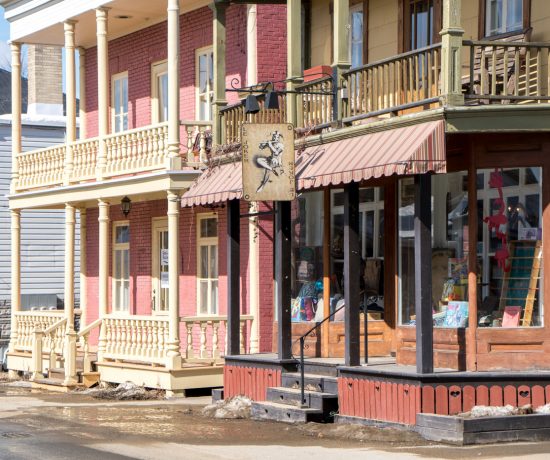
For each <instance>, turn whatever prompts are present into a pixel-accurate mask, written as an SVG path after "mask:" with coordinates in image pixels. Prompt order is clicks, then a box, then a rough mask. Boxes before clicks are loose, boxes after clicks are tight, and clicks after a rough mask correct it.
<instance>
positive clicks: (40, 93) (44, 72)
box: [27, 45, 63, 116]
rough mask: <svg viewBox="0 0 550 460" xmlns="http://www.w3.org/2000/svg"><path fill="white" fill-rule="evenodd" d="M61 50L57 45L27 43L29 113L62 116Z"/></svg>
mask: <svg viewBox="0 0 550 460" xmlns="http://www.w3.org/2000/svg"><path fill="white" fill-rule="evenodd" d="M61 52H62V48H61V47H59V46H50V45H29V48H28V64H27V71H28V79H29V102H28V108H27V113H28V114H29V115H42V116H48V115H57V116H63V67H62V59H61Z"/></svg>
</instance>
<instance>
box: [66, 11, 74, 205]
mask: <svg viewBox="0 0 550 460" xmlns="http://www.w3.org/2000/svg"><path fill="white" fill-rule="evenodd" d="M75 24H76V22H75V21H67V22H65V24H64V30H65V88H66V96H67V134H66V142H67V148H66V152H65V168H64V180H63V183H64V185H69V183H70V180H71V176H72V173H73V167H74V165H73V163H74V161H73V150H72V143H73V142H74V141H75V140H76V64H75V55H74V52H75V46H74V43H75V42H74V30H75ZM73 211H74V209H73Z"/></svg>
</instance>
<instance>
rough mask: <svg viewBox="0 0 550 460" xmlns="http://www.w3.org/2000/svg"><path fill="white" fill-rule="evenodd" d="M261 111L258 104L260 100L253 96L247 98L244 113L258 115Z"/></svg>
mask: <svg viewBox="0 0 550 460" xmlns="http://www.w3.org/2000/svg"><path fill="white" fill-rule="evenodd" d="M259 111H260V104H258V98H257V97H256V96H254V95H253V94H249V95H248V96H246V99H245V102H244V113H247V114H248V113H258V112H259Z"/></svg>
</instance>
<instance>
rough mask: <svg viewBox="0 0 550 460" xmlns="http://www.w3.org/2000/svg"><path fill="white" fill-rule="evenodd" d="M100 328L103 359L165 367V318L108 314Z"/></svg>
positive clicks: (166, 354)
mask: <svg viewBox="0 0 550 460" xmlns="http://www.w3.org/2000/svg"><path fill="white" fill-rule="evenodd" d="M101 327H102V331H101V336H102V337H103V338H104V342H105V344H104V347H105V349H104V351H103V354H102V358H103V359H111V360H115V361H116V360H118V361H138V362H146V363H149V364H151V363H153V364H159V365H166V364H167V362H168V318H162V317H156V316H135V315H132V316H118V315H109V316H106V317H105V318H103V321H102V325H101Z"/></svg>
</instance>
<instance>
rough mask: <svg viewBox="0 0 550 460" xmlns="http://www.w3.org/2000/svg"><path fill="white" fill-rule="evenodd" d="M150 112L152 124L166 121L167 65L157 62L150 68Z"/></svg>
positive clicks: (164, 62)
mask: <svg viewBox="0 0 550 460" xmlns="http://www.w3.org/2000/svg"><path fill="white" fill-rule="evenodd" d="M151 83H152V88H151V96H152V97H151V103H152V107H151V112H152V119H153V123H162V122H163V121H167V120H168V63H167V62H166V61H163V62H157V63H155V64H153V66H152V68H151Z"/></svg>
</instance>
